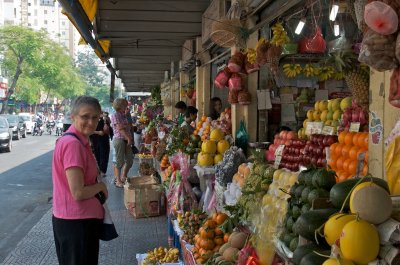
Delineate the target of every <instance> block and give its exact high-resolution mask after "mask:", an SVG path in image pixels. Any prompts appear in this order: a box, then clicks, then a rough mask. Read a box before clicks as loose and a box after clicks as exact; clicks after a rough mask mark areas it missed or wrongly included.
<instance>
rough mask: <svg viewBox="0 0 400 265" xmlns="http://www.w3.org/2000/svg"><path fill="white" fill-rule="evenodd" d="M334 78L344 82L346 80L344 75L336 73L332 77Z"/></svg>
mask: <svg viewBox="0 0 400 265" xmlns="http://www.w3.org/2000/svg"><path fill="white" fill-rule="evenodd" d="M332 77H333V79H335V80H343V79H344V73H343V72H337V71H335V73H334V74H333V75H332Z"/></svg>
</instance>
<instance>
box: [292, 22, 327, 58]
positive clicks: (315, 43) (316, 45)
mask: <svg viewBox="0 0 400 265" xmlns="http://www.w3.org/2000/svg"><path fill="white" fill-rule="evenodd" d="M299 50H300V53H324V52H325V50H326V41H325V40H324V37H323V36H322V32H321V29H320V28H319V27H318V26H317V27H316V30H315V34H314V36H313V37H311V38H304V39H302V40H301V41H300V43H299Z"/></svg>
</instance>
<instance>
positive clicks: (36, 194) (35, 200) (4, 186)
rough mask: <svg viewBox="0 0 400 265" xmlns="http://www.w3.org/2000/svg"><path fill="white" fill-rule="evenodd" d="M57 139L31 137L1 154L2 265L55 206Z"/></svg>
mask: <svg viewBox="0 0 400 265" xmlns="http://www.w3.org/2000/svg"><path fill="white" fill-rule="evenodd" d="M56 139H57V137H56V136H55V135H48V134H47V133H44V134H43V135H42V136H32V135H30V134H28V135H27V138H23V139H21V140H19V141H13V149H12V150H11V152H10V153H5V152H0V182H1V186H0V187H1V188H0V209H1V211H0V263H1V262H2V261H3V260H4V258H5V257H6V256H7V255H8V254H9V253H10V251H12V250H13V249H14V248H15V246H16V245H17V244H18V242H19V241H20V240H21V239H22V238H23V237H24V236H25V235H26V234H27V233H28V232H29V231H30V229H31V228H32V227H33V226H34V225H35V224H36V223H37V222H38V221H39V220H40V218H42V216H43V214H44V213H46V212H47V211H48V210H49V209H50V207H51V196H52V194H51V192H52V182H51V158H52V151H53V148H54V144H55V141H56Z"/></svg>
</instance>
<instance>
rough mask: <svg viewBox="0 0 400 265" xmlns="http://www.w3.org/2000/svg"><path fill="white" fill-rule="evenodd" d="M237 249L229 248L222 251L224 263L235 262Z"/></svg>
mask: <svg viewBox="0 0 400 265" xmlns="http://www.w3.org/2000/svg"><path fill="white" fill-rule="evenodd" d="M238 254H239V249H237V248H232V247H229V248H227V249H226V250H225V251H224V254H223V255H222V256H223V257H224V259H225V260H226V261H236V260H237V258H238Z"/></svg>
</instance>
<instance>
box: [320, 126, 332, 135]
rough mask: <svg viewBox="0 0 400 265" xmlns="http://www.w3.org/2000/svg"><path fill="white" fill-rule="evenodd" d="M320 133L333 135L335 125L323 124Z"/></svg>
mask: <svg viewBox="0 0 400 265" xmlns="http://www.w3.org/2000/svg"><path fill="white" fill-rule="evenodd" d="M322 134H324V135H334V134H335V127H332V126H324V128H322Z"/></svg>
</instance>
